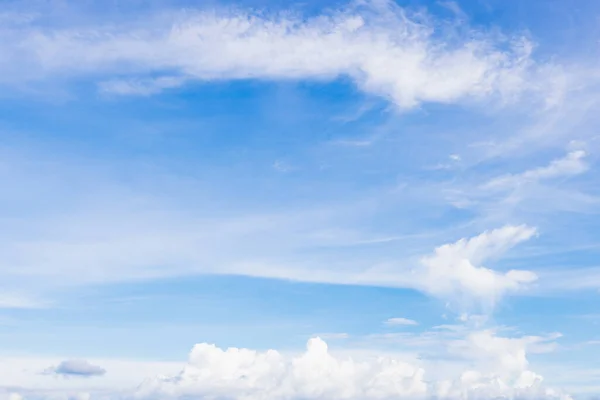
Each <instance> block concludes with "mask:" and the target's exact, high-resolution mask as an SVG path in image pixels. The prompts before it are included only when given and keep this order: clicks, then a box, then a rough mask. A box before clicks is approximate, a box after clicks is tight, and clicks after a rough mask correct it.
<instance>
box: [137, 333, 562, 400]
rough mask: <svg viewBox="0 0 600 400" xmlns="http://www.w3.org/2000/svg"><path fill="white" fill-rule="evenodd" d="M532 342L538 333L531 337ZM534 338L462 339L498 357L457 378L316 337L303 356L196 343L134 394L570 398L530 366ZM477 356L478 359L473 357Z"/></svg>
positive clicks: (489, 336) (486, 354)
mask: <svg viewBox="0 0 600 400" xmlns="http://www.w3.org/2000/svg"><path fill="white" fill-rule="evenodd" d="M536 340H537V339H536ZM532 341H535V340H534V339H506V338H498V337H496V336H494V334H493V333H492V332H491V331H485V332H481V333H479V334H474V335H473V336H471V337H468V338H467V343H468V346H467V348H468V349H469V350H471V349H475V350H477V352H476V356H479V357H481V358H482V359H483V360H486V361H487V360H489V359H494V360H495V361H498V362H497V363H495V365H494V366H493V367H492V368H487V369H486V370H484V371H483V372H480V371H475V370H465V371H463V372H462V374H460V376H459V377H458V379H456V378H450V379H442V380H437V381H431V380H430V379H428V378H427V372H426V370H425V369H424V367H423V366H421V365H415V364H411V363H408V362H404V361H402V360H398V359H394V358H389V357H378V358H370V359H364V360H358V359H353V358H339V357H335V356H334V355H332V354H331V353H330V352H329V351H328V346H327V344H326V343H325V342H324V341H323V340H321V339H319V338H314V339H311V340H310V341H309V342H308V345H307V350H306V352H305V353H304V354H301V355H298V356H295V357H285V356H284V355H282V354H281V353H279V352H277V351H274V350H268V351H266V352H257V351H254V350H249V349H237V348H229V349H227V350H222V349H220V348H218V347H216V346H214V345H209V344H199V345H196V346H195V347H194V349H193V350H192V352H191V354H190V357H189V362H188V364H187V365H186V366H185V368H184V369H183V370H182V371H181V372H180V373H179V374H177V375H175V376H159V377H156V378H153V379H148V380H146V381H145V382H144V383H143V384H142V385H140V387H139V388H138V391H137V393H136V397H137V398H141V399H143V398H161V399H176V398H189V397H198V398H222V399H248V400H251V399H273V400H275V399H348V400H351V399H373V398H374V399H392V398H395V399H415V398H437V399H465V400H466V399H473V398H477V399H493V398H498V397H502V398H511V399H512V398H536V399H569V398H570V397H569V396H567V395H564V394H560V393H559V392H557V391H553V390H552V389H548V388H545V387H543V386H542V377H541V376H539V375H537V374H535V373H534V372H532V371H530V370H528V369H527V367H528V363H527V360H526V358H525V350H526V349H527V347H528V344H529V343H530V342H532ZM473 359H474V360H475V361H478V358H477V357H474V358H473Z"/></svg>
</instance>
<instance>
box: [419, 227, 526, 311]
mask: <svg viewBox="0 0 600 400" xmlns="http://www.w3.org/2000/svg"><path fill="white" fill-rule="evenodd" d="M535 232H536V230H535V229H534V228H531V227H528V226H526V225H519V226H510V225H507V226H505V227H503V228H500V229H495V230H492V231H486V232H484V233H482V234H480V235H478V236H475V237H473V238H470V239H460V240H459V241H457V242H456V243H452V244H446V245H443V246H440V247H438V248H436V249H435V252H434V254H433V255H430V256H426V257H423V258H422V259H421V266H420V267H419V268H418V269H416V270H414V271H413V272H414V273H415V274H416V275H417V276H419V277H420V278H419V279H418V280H417V282H418V285H420V287H421V289H422V290H423V291H425V292H427V293H430V294H432V295H434V296H438V297H441V298H444V299H447V300H448V301H451V302H453V301H459V302H461V303H462V304H465V302H471V301H482V302H484V303H485V305H486V306H493V305H494V303H495V302H496V301H497V300H498V299H499V298H500V297H501V296H502V295H503V294H505V293H506V292H509V291H515V290H518V289H520V288H522V287H523V285H525V284H527V283H531V282H533V281H535V280H536V279H537V276H536V275H535V274H534V273H533V272H531V271H523V270H511V271H508V272H505V273H502V272H498V271H494V270H492V269H489V268H486V267H484V266H482V265H481V264H482V263H483V262H485V261H488V260H490V259H493V258H496V257H498V256H500V255H502V254H503V253H504V252H505V251H507V250H508V249H510V248H511V247H513V246H515V245H516V244H518V243H520V242H523V241H525V240H528V239H530V238H531V237H532V236H533V235H534V234H535Z"/></svg>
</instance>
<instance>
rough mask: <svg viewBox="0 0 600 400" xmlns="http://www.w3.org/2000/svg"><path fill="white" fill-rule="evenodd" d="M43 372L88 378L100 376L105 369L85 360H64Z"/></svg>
mask: <svg viewBox="0 0 600 400" xmlns="http://www.w3.org/2000/svg"><path fill="white" fill-rule="evenodd" d="M44 373H46V374H51V375H58V376H63V377H80V378H89V377H93V376H102V375H104V374H105V373H106V370H105V369H104V368H102V367H99V366H97V365H92V364H90V363H89V362H87V361H85V360H65V361H63V362H61V363H60V364H58V366H56V367H50V368H48V369H46V370H45V371H44Z"/></svg>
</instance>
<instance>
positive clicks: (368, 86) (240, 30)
mask: <svg viewBox="0 0 600 400" xmlns="http://www.w3.org/2000/svg"><path fill="white" fill-rule="evenodd" d="M145 17H146V19H147V20H148V21H151V23H149V24H147V26H145V27H140V26H141V25H143V24H140V23H139V21H136V23H131V24H129V25H127V24H123V23H122V22H121V23H120V24H109V25H103V26H93V27H88V28H81V27H78V28H69V27H64V28H45V29H42V28H40V27H39V26H38V25H36V24H35V23H32V24H30V25H25V26H23V25H17V26H12V28H6V29H4V30H2V31H0V35H1V36H0V38H1V39H2V41H1V43H3V44H2V46H0V60H2V59H6V60H10V63H0V71H1V72H3V75H4V76H5V81H6V82H11V81H15V80H16V81H23V80H29V81H36V80H40V79H45V78H47V77H49V76H57V75H58V76H62V77H65V76H67V77H69V76H81V75H87V76H92V77H97V76H99V75H101V76H106V75H108V76H109V77H110V78H109V79H107V80H106V81H105V82H102V83H100V90H101V91H103V92H112V93H116V94H142V95H149V94H152V93H156V92H158V91H160V90H162V89H165V88H170V87H175V86H178V85H180V84H183V82H185V81H186V80H215V79H248V78H255V79H275V80H277V79H320V80H322V79H326V80H331V79H335V78H337V77H340V76H347V77H350V78H351V79H352V80H353V81H354V82H355V84H356V85H357V86H358V87H359V88H360V89H362V90H364V91H366V92H368V93H373V94H376V95H379V96H384V97H386V98H389V99H390V100H391V101H393V102H395V103H396V104H397V105H398V106H399V107H401V108H410V107H414V106H417V105H418V104H420V103H422V102H442V103H448V102H456V101H460V100H462V99H466V98H484V97H488V96H496V97H500V98H502V99H503V100H509V99H512V98H513V97H515V96H518V95H519V94H520V93H522V92H524V91H529V90H540V88H542V89H543V90H544V91H546V90H547V89H548V90H550V91H552V89H551V86H552V85H550V82H551V81H549V82H546V83H545V84H539V82H537V81H538V79H537V78H538V76H537V74H538V72H539V71H538V67H537V66H536V65H535V63H534V61H533V60H532V58H531V51H532V47H533V46H532V44H531V43H529V42H528V41H526V40H525V39H522V38H509V39H505V38H502V37H501V36H500V35H495V36H494V35H486V33H485V32H477V33H476V34H474V30H473V28H470V29H468V30H467V31H468V32H469V33H468V34H464V33H460V32H461V30H457V31H456V32H455V35H452V37H453V39H451V40H450V39H448V37H450V35H448V36H445V38H441V37H439V36H438V35H437V34H436V28H435V27H436V25H439V24H438V23H437V22H432V18H431V17H428V18H423V16H422V15H421V16H413V17H411V16H410V15H408V13H407V12H406V11H405V10H403V9H401V8H400V7H398V6H396V5H395V3H392V2H388V1H367V2H357V3H355V4H352V5H350V6H348V7H347V8H346V9H343V10H340V11H338V12H334V13H330V14H323V15H319V16H315V17H311V18H308V19H306V18H301V17H293V16H291V14H290V13H287V14H285V15H269V14H268V13H262V14H251V13H243V12H238V13H217V12H209V11H198V12H194V11H190V10H189V11H188V12H187V13H185V14H183V15H182V14H181V13H179V14H177V15H173V14H172V13H168V12H167V13H163V16H162V17H156V16H150V17H149V16H145ZM447 28H448V27H447ZM15 65H18V66H19V67H18V68H16V67H15ZM149 74H152V75H153V76H154V77H152V78H151V77H148V75H149ZM114 75H118V77H116V78H115V77H112V76H114ZM156 75H158V76H159V77H158V78H156ZM544 96H547V95H544ZM548 96H549V95H548Z"/></svg>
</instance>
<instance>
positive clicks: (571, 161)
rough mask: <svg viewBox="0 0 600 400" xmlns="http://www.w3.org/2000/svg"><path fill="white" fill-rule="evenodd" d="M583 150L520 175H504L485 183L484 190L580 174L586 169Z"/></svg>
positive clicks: (575, 151)
mask: <svg viewBox="0 0 600 400" xmlns="http://www.w3.org/2000/svg"><path fill="white" fill-rule="evenodd" d="M585 156H586V153H585V151H583V150H574V151H571V152H569V153H568V154H567V155H566V156H565V157H563V158H559V159H556V160H553V161H552V162H551V163H550V164H549V165H547V166H545V167H539V168H534V169H531V170H528V171H525V172H522V173H520V174H515V175H505V176H501V177H498V178H494V179H493V180H491V181H489V182H488V183H486V184H485V185H484V186H483V188H484V189H502V188H515V187H519V186H522V185H525V184H529V183H534V182H538V181H542V180H547V179H555V178H560V177H567V176H573V175H578V174H581V173H583V172H585V171H587V169H588V165H587V164H586V163H585V161H584V158H585Z"/></svg>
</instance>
